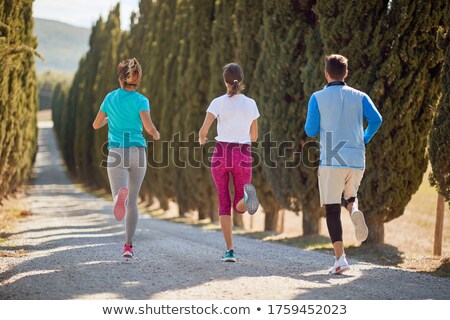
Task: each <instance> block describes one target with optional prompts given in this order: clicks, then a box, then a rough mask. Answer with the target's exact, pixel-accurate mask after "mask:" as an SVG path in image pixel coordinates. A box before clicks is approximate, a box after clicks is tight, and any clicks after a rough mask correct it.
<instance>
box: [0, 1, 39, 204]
mask: <svg viewBox="0 0 450 320" xmlns="http://www.w3.org/2000/svg"><path fill="white" fill-rule="evenodd" d="M32 4H33V1H31V0H25V1H19V2H17V1H10V0H1V1H0V21H1V22H0V64H1V68H0V200H1V199H3V198H4V197H5V196H6V195H7V194H9V193H10V192H12V191H14V190H15V189H16V188H17V187H18V186H20V185H21V184H22V183H23V182H24V181H26V179H28V177H29V176H30V173H31V170H32V166H33V162H34V159H35V155H36V152H37V142H36V141H37V139H36V138H37V126H36V122H37V121H36V112H37V108H38V102H37V93H36V73H35V68H34V56H35V55H36V54H37V53H36V51H35V48H36V45H37V42H36V39H35V37H34V36H33V17H32Z"/></svg>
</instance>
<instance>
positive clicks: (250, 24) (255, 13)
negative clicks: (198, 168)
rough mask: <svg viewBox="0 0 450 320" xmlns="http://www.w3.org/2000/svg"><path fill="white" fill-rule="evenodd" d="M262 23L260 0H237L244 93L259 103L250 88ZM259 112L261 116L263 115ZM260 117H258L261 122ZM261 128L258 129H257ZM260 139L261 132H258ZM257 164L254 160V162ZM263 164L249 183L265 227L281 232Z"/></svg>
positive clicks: (257, 168)
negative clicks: (255, 193) (263, 216)
mask: <svg viewBox="0 0 450 320" xmlns="http://www.w3.org/2000/svg"><path fill="white" fill-rule="evenodd" d="M262 23H263V1H256V0H239V1H237V2H236V19H235V33H236V36H237V47H236V60H237V61H238V62H239V63H240V64H241V66H242V68H243V69H244V75H245V80H244V82H245V92H246V93H248V95H249V96H250V97H252V98H255V99H256V103H257V104H259V100H258V96H257V92H256V90H253V87H254V86H253V82H258V81H259V80H258V78H255V80H253V74H254V72H255V67H256V63H257V60H258V57H259V55H260V53H261V42H262V39H260V38H261V37H258V35H260V29H261V25H262ZM264 116H265V115H264V114H261V117H264ZM260 120H261V119H259V121H260ZM260 131H261V130H260ZM260 139H261V135H260ZM255 165H256V161H255ZM262 166H263V164H259V165H258V166H255V167H254V168H253V178H252V183H253V184H254V185H255V187H256V189H257V191H258V195H259V199H260V201H261V205H262V207H263V208H264V213H265V223H264V230H267V231H282V230H281V229H278V219H279V214H280V206H279V204H278V202H277V200H276V198H275V196H274V194H273V191H272V188H271V186H270V184H269V183H268V182H267V180H266V178H265V176H264V172H263V170H262Z"/></svg>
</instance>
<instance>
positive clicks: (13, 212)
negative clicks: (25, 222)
mask: <svg viewBox="0 0 450 320" xmlns="http://www.w3.org/2000/svg"><path fill="white" fill-rule="evenodd" d="M31 215H32V212H31V211H30V210H20V209H4V210H2V211H0V241H1V240H2V239H5V238H7V235H8V234H7V232H8V231H9V230H11V229H12V228H13V226H14V225H15V223H16V222H17V220H19V219H21V218H24V217H28V216H31Z"/></svg>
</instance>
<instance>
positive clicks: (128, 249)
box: [122, 244, 133, 259]
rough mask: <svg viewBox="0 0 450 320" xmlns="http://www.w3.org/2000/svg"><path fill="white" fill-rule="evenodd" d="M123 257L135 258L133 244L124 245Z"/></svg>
mask: <svg viewBox="0 0 450 320" xmlns="http://www.w3.org/2000/svg"><path fill="white" fill-rule="evenodd" d="M122 257H124V258H125V259H133V245H131V244H125V245H124V246H123V251H122Z"/></svg>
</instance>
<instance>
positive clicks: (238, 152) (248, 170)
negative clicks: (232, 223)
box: [231, 145, 252, 213]
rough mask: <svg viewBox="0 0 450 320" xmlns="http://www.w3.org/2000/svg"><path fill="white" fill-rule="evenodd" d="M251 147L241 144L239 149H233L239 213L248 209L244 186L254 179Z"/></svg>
mask: <svg viewBox="0 0 450 320" xmlns="http://www.w3.org/2000/svg"><path fill="white" fill-rule="evenodd" d="M250 148H251V147H250V146H247V145H244V146H243V145H241V146H239V149H235V150H233V153H232V154H233V160H232V163H233V168H232V169H231V174H232V175H233V183H234V201H233V205H234V209H235V210H236V211H237V212H238V213H244V212H245V211H247V209H248V208H247V206H246V204H245V201H244V186H245V185H246V184H249V183H251V181H252V156H251V149H250Z"/></svg>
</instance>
